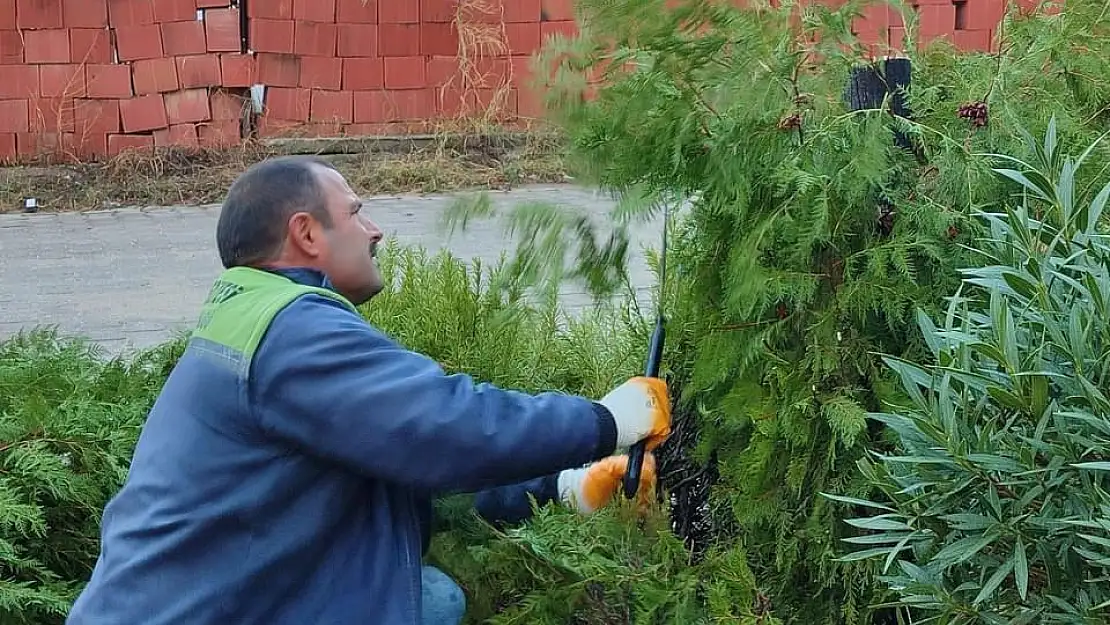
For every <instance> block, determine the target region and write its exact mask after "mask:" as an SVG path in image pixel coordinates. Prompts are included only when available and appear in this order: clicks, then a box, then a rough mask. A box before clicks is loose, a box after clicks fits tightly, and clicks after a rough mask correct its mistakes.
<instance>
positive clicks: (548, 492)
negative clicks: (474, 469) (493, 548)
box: [474, 473, 559, 525]
mask: <svg viewBox="0 0 1110 625" xmlns="http://www.w3.org/2000/svg"><path fill="white" fill-rule="evenodd" d="M532 498H535V500H536V505H537V506H541V507H542V506H544V505H546V504H547V503H548V502H550V501H554V500H556V499H558V498H559V474H558V473H552V474H550V475H545V476H543V477H538V478H534V479H531V480H526V481H524V482H519V483H517V484H509V485H507V486H497V487H494V488H488V489H486V490H483V491H481V492H480V493H477V494H476V495H475V496H474V510H475V511H476V512H477V513H478V515H479V516H481V517H482V518H483V519H485V520H486V521H487V522H489V523H490V524H492V525H515V524H517V523H521V522H523V521H526V520H528V519H529V518H531V517H532Z"/></svg>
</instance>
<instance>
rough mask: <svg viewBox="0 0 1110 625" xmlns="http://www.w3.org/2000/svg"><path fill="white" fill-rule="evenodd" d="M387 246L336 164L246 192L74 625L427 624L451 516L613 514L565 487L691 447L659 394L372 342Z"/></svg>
mask: <svg viewBox="0 0 1110 625" xmlns="http://www.w3.org/2000/svg"><path fill="white" fill-rule="evenodd" d="M381 238H382V232H381V230H379V229H378V227H377V226H376V225H374V224H373V223H372V222H371V221H370V220H369V219H367V218H366V216H365V214H364V213H363V212H362V203H361V201H360V200H359V198H358V196H357V195H356V194H355V193H354V192H353V191H352V190H351V189H350V187H349V186H348V185H347V183H346V181H345V180H344V179H343V176H342V175H340V174H339V173H338V172H337V171H335V170H334V169H333V168H331V167H330V166H328V165H327V164H326V163H325V162H322V161H318V160H314V159H307V158H298V157H286V158H278V159H272V160H269V161H266V162H263V163H260V164H257V165H255V166H252V167H251V168H250V169H248V170H247V171H246V172H245V173H244V174H243V175H242V176H241V177H240V178H239V179H238V180H237V181H236V182H235V183H234V184H233V185H232V186H231V189H230V190H229V192H228V196H227V199H226V201H225V203H224V206H223V210H222V211H221V214H220V218H219V223H218V226H217V233H216V242H217V247H218V248H219V253H220V258H221V260H222V262H223V265H224V267H225V268H226V270H225V271H224V272H223V273H222V274H221V275H220V277H219V278H218V279H217V280H216V282H215V284H214V286H213V287H212V290H211V292H210V294H209V297H208V300H207V301H206V302H205V304H204V307H203V309H202V312H201V315H200V320H199V322H198V324H197V327H196V330H195V331H194V333H193V335H192V337H191V338H190V341H189V345H188V348H187V349H186V351H185V353H184V354H183V356H182V357H181V359H180V361H179V362H178V364H177V366H176V367H175V368H174V370H173V372H172V373H171V374H170V376H169V377H168V379H167V380H166V383H165V385H164V387H163V389H162V392H161V394H160V395H159V397H158V399H157V401H156V402H155V404H154V407H153V408H152V410H151V412H150V415H149V416H148V418H147V421H146V424H145V426H144V428H143V432H142V434H141V436H140V437H139V441H138V445H137V447H136V450H135V454H134V457H133V459H132V464H131V470H130V473H129V475H128V479H127V482H126V483H125V484H124V486H123V488H122V489H121V491H120V492H119V493H118V494H117V495H116V496H115V497H114V498H113V499H112V501H110V502H109V504H108V506H107V507H106V508H105V510H104V515H103V520H102V533H101V553H100V557H99V559H98V560H97V564H96V568H95V570H94V571H93V574H92V578H91V580H90V581H89V583H88V585H87V587H86V588H85V590H84V592H83V593H82V594H81V596H80V597H79V598H78V600H77V601H76V603H75V605H74V606H73V609H72V610H71V612H70V615H69V620H68V623H70V624H71V625H93V624H97V625H108V624H111V625H140V624H141V625H164V624H169V623H174V624H178V623H181V624H184V623H188V624H189V625H210V624H211V625H216V624H219V625H225V624H228V623H235V624H236V625H250V624H259V625H262V624H265V625H285V624H290V625H292V624H296V625H302V624H305V623H328V624H329V625H348V624H349V625H356V624H357V625H377V624H381V625H410V624H411V625H416V624H418V623H420V622H421V618H422V617H421V613H422V612H421V611H422V599H421V596H422V592H423V590H422V581H423V580H422V571H421V559H422V556H423V554H424V550H425V548H426V545H427V540H428V531H429V530H428V524H429V515H430V501H431V498H432V497H435V496H438V495H441V494H446V493H452V492H476V491H482V490H486V491H487V492H488V493H489V495H488V496H487V497H486V499H485V500H486V502H487V504H484V505H486V507H487V509H491V508H489V505H490V504H489V502H496V501H497V500H498V499H500V500H501V501H503V502H506V505H505V506H502V508H503V510H509V509H510V505H509V503H508V502H511V501H516V502H519V501H520V499H521V497H522V493H524V492H525V491H528V490H532V491H537V490H544V489H543V488H541V487H540V486H539V484H540V483H546V484H547V489H548V490H549V489H550V484H551V480H552V479H553V478H552V477H551V476H558V477H556V478H554V479H555V480H556V482H557V483H558V482H562V485H561V486H562V488H561V489H560V488H559V484H557V490H559V495H560V497H562V496H563V495H565V494H571V495H573V494H575V493H579V494H580V495H584V496H585V497H584V498H585V499H587V500H590V499H594V500H596V499H597V498H596V497H591V496H590V495H588V494H587V491H589V490H591V489H588V488H584V487H582V484H583V483H584V481H583V479H582V478H581V475H583V474H582V473H580V472H579V473H575V472H569V473H566V474H564V473H562V472H563V471H564V470H567V469H575V468H577V467H581V466H582V465H587V464H589V463H592V462H595V461H598V460H602V459H605V458H608V457H610V456H611V454H613V453H614V450H616V449H618V448H624V447H628V446H630V445H632V444H634V443H636V442H638V441H641V440H643V441H645V442H646V444H647V447H648V448H649V449H654V448H655V447H656V446H658V445H659V444H660V443H661V442H662V441H663V440H664V439H665V438H666V437H667V436H668V435H669V434H670V407H669V405H670V404H669V398H668V395H667V389H666V386H665V385H664V384H663V383H662V382H661V381H659V380H654V379H644V378H633V379H631V380H629V381H628V382H626V383H625V384H622V385H621V386H619V387H618V388H616V389H614V390H613V391H612V392H610V393H609V394H607V395H606V396H605V397H603V398H601V399H600V400H597V401H593V400H590V399H587V398H584V397H575V396H569V395H565V394H559V393H543V394H539V395H527V394H524V393H520V392H513V391H508V390H502V389H498V388H495V387H493V386H491V385H488V384H475V383H474V382H473V381H472V380H471V379H470V378H468V377H467V376H464V375H446V374H445V372H444V371H443V370H442V369H441V368H440V367H439V366H438V365H437V364H436V363H435V362H434V361H432V360H431V359H429V358H427V357H426V356H423V355H421V354H417V353H414V352H412V351H409V350H406V349H404V348H403V347H401V346H400V345H398V344H397V343H396V342H394V341H392V340H391V339H389V338H388V337H386V336H385V335H383V334H382V333H381V332H379V331H378V330H376V329H375V328H373V327H371V326H370V325H369V324H367V323H366V322H365V320H364V319H363V318H362V317H361V316H360V315H359V314H358V311H357V310H356V309H355V306H356V305H358V304H361V303H363V302H366V301H369V300H370V298H372V297H373V296H374V295H375V294H377V293H378V292H380V291H381V290H382V288H383V284H382V278H381V276H380V275H379V273H378V269H377V265H376V263H375V260H374V256H375V251H376V249H377V245H378V242H379V241H380V240H381ZM603 462H606V463H609V464H613V463H614V462H618V464H619V461H611V460H604V461H603ZM593 466H595V467H596V466H605V465H593ZM603 472H604V471H603ZM609 472H610V473H611V472H612V471H609ZM618 472H619V471H618ZM576 475H577V476H579V477H577V478H576V477H575V476H576ZM545 478H546V479H545ZM530 482H531V484H530ZM513 484H516V485H517V486H516V487H515V488H513V487H512V485H513ZM575 484H578V486H577V487H576V486H575ZM490 489H494V490H490ZM594 490H596V489H594ZM594 494H595V495H596V493H594ZM495 508H496V506H494V507H493V508H492V509H495ZM494 514H496V511H495V512H494ZM440 581H442V580H440ZM452 618H454V617H452Z"/></svg>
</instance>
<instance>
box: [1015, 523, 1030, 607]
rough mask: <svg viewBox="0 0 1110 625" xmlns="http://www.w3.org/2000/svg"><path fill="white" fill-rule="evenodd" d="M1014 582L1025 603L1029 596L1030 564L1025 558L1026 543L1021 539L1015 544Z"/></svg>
mask: <svg viewBox="0 0 1110 625" xmlns="http://www.w3.org/2000/svg"><path fill="white" fill-rule="evenodd" d="M1014 581H1015V582H1016V583H1017V588H1018V594H1019V595H1020V596H1021V600H1022V601H1025V600H1026V598H1027V596H1028V594H1029V562H1028V561H1027V560H1026V558H1025V543H1023V542H1022V541H1021V538H1020V537H1019V538H1018V539H1017V543H1015V544H1014Z"/></svg>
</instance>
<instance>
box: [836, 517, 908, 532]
mask: <svg viewBox="0 0 1110 625" xmlns="http://www.w3.org/2000/svg"><path fill="white" fill-rule="evenodd" d="M845 523H847V524H848V525H851V526H854V527H858V528H860V529H865V530H878V531H891V530H894V531H913V528H912V527H910V526H909V525H906V524H905V523H903V522H902V521H895V520H894V519H892V518H890V517H888V516H887V515H882V516H877V517H871V518H867V519H847V520H846V521H845Z"/></svg>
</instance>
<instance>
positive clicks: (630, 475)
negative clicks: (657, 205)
mask: <svg viewBox="0 0 1110 625" xmlns="http://www.w3.org/2000/svg"><path fill="white" fill-rule="evenodd" d="M666 281H667V205H666V204H664V205H663V249H662V253H661V255H660V257H659V301H658V303H657V304H656V308H657V311H656V315H655V330H653V331H652V333H651V344H650V346H649V347H648V357H647V365H646V366H645V367H644V375H645V376H646V377H649V378H658V377H659V363H660V361H662V360H663V341H664V339H665V337H666V330H665V329H664V325H665V323H666V318H665V317H664V316H663V294H664V293H665V292H666V291H665V288H664V287H665V285H666ZM646 454H647V447H646V443H645V442H644V441H640V442H639V443H636V444H635V445H633V446H632V449H630V450H629V452H628V471H627V472H625V474H624V495H625V497H627V498H629V499H632V498H633V497H635V496H636V491H637V490H639V488H640V474H641V472H642V471H643V468H644V456H645V455H646Z"/></svg>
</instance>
